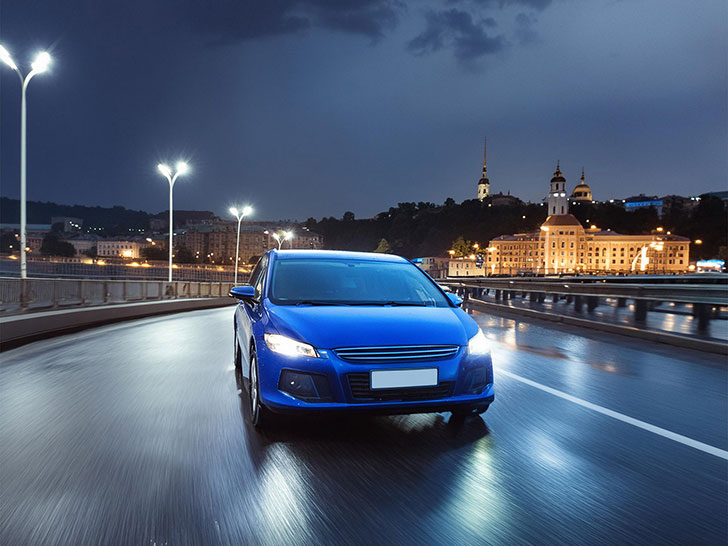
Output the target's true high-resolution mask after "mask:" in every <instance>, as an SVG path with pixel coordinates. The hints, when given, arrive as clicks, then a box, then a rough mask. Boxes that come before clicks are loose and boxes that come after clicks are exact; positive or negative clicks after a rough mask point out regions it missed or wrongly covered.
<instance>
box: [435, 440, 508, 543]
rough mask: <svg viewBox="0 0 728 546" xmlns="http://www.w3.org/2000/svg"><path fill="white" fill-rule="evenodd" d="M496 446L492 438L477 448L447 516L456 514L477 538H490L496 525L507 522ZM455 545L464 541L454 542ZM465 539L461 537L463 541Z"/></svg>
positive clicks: (476, 446)
mask: <svg viewBox="0 0 728 546" xmlns="http://www.w3.org/2000/svg"><path fill="white" fill-rule="evenodd" d="M492 450H493V445H492V441H491V439H490V437H487V438H483V439H482V440H480V441H479V442H477V444H476V445H475V447H474V449H473V451H472V452H471V453H470V454H469V456H468V458H467V461H466V462H465V463H464V464H463V468H462V471H461V472H460V475H459V479H458V481H457V483H456V485H455V491H456V492H457V493H456V494H454V495H453V496H452V501H451V503H450V506H449V507H448V508H449V509H448V512H451V513H452V514H457V518H458V521H462V522H463V524H464V525H465V526H466V527H467V528H468V530H469V531H470V532H472V533H473V534H475V535H477V536H481V537H484V536H487V535H488V534H489V531H491V530H492V529H493V525H494V522H499V521H500V522H505V521H508V519H509V517H508V513H507V512H508V510H507V508H508V504H507V503H506V502H503V499H501V497H500V495H499V491H502V490H503V486H502V484H500V483H499V481H500V480H499V474H498V473H497V472H496V471H495V470H494V468H493V467H494V463H493V456H492V453H491V451H492ZM454 538H455V537H451V539H453V543H458V542H461V541H457V540H454ZM461 538H462V537H461Z"/></svg>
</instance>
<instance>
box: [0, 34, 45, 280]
mask: <svg viewBox="0 0 728 546" xmlns="http://www.w3.org/2000/svg"><path fill="white" fill-rule="evenodd" d="M0 60H1V61H2V62H4V63H5V64H6V65H8V66H9V67H10V68H12V69H13V70H15V73H16V74H17V75H18V77H19V78H20V86H21V93H20V96H21V98H20V278H21V279H25V278H26V277H27V276H28V268H27V265H26V262H25V253H26V248H27V247H26V233H25V232H26V212H25V207H26V175H27V170H26V155H27V147H26V141H27V129H26V100H25V92H26V90H27V89H28V83H30V80H31V78H32V77H33V76H35V75H36V74H40V73H41V72H45V71H46V70H47V69H48V65H49V64H50V63H51V56H50V55H49V54H48V53H46V52H45V51H43V52H41V53H38V55H37V56H36V57H35V61H33V63H32V64H31V65H30V67H31V71H30V72H28V75H27V76H25V77H23V74H22V73H21V72H20V69H19V68H18V66H17V65H16V64H15V62H14V61H13V58H12V57H11V56H10V52H9V51H8V50H7V49H5V48H4V47H3V46H2V45H0Z"/></svg>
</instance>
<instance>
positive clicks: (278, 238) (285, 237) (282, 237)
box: [273, 231, 293, 250]
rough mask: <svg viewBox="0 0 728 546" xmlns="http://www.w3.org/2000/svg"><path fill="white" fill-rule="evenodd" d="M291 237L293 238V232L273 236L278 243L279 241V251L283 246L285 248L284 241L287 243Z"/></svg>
mask: <svg viewBox="0 0 728 546" xmlns="http://www.w3.org/2000/svg"><path fill="white" fill-rule="evenodd" d="M291 237H293V232H292V231H284V232H282V233H274V234H273V238H274V239H275V240H276V241H278V250H280V249H281V246H283V241H287V240H288V239H290V238H291Z"/></svg>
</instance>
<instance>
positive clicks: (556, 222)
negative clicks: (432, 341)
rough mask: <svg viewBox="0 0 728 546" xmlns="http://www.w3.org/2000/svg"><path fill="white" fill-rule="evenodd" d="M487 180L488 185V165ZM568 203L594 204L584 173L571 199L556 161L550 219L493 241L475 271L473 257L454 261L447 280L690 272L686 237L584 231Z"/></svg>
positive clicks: (601, 230) (484, 176)
mask: <svg viewBox="0 0 728 546" xmlns="http://www.w3.org/2000/svg"><path fill="white" fill-rule="evenodd" d="M483 179H484V180H485V181H486V182H487V177H486V175H485V165H484V166H483ZM481 180H482V179H481ZM488 188H489V185H488ZM479 189H480V185H479ZM570 199H571V201H572V203H574V204H576V203H578V202H590V203H591V202H592V193H591V188H590V187H589V186H588V185H587V184H586V180H585V177H584V170H583V169H582V173H581V181H580V183H579V184H578V185H577V186H576V187H575V188H574V191H573V192H571V194H567V191H566V178H565V177H564V175H563V173H562V172H561V165H560V164H559V163H558V162H557V163H556V171H555V172H554V175H553V177H552V178H551V181H550V187H549V194H548V198H547V199H546V200H545V201H546V204H547V205H548V209H547V210H548V217H547V218H546V221H545V222H544V223H543V224H542V225H541V226H540V228H539V230H538V231H534V232H530V233H516V234H514V235H501V236H500V237H496V238H495V239H493V240H491V241H490V242H489V243H488V246H487V247H486V248H485V249H484V250H483V254H482V264H483V265H482V268H478V267H477V265H476V260H475V259H474V257H473V258H471V259H468V258H465V259H462V258H461V259H453V260H450V264H449V271H448V273H449V275H450V276H453V277H463V276H467V277H470V276H483V275H518V274H524V273H528V274H537V275H540V274H544V275H551V274H559V273H567V274H572V273H610V274H619V273H621V274H627V273H630V274H636V273H684V272H686V271H688V266H689V255H690V254H689V253H690V240H689V239H688V238H686V237H681V236H679V235H672V234H671V233H669V232H668V233H665V234H663V233H661V232H660V233H653V234H649V235H622V234H620V233H616V232H614V231H612V230H611V229H600V228H599V227H597V226H595V225H590V226H589V228H588V229H585V228H584V226H582V225H581V222H579V220H578V219H577V218H576V216H574V215H573V214H571V213H569V200H570ZM481 248H483V247H481Z"/></svg>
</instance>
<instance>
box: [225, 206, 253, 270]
mask: <svg viewBox="0 0 728 546" xmlns="http://www.w3.org/2000/svg"><path fill="white" fill-rule="evenodd" d="M251 212H253V208H252V207H243V210H241V211H239V212H238V209H236V208H235V207H230V214H232V215H233V216H235V218H237V219H238V238H237V241H236V243H235V281H233V282H234V283H235V284H238V257H239V255H240V222H242V221H243V218H245V217H246V216H247V215H248V214H250V213H251Z"/></svg>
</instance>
